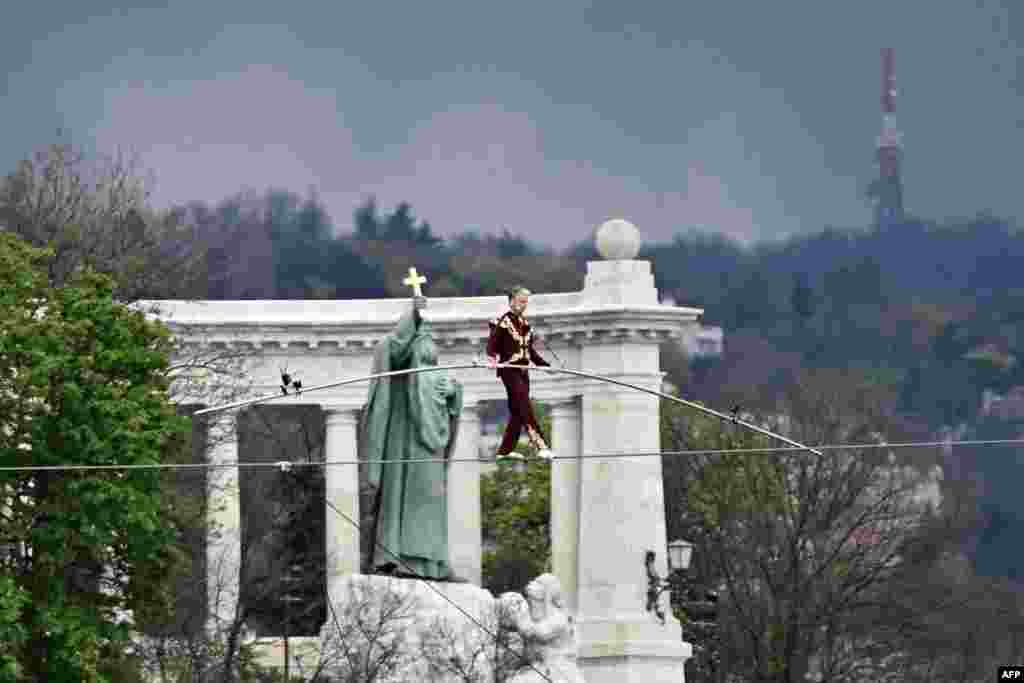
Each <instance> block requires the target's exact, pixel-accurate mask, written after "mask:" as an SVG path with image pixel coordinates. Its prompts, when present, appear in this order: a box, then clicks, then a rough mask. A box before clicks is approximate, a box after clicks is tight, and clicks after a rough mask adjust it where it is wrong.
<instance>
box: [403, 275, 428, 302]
mask: <svg viewBox="0 0 1024 683" xmlns="http://www.w3.org/2000/svg"><path fill="white" fill-rule="evenodd" d="M402 284H403V285H405V286H406V287H412V295H413V296H414V297H416V298H417V299H418V298H420V297H422V296H423V290H422V289H420V285H425V284H427V278H425V277H423V276H422V275H420V274H419V273H417V272H416V269H415V268H410V269H409V277H407V278H405V279H404V280H402Z"/></svg>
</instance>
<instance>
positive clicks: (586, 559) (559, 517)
mask: <svg viewBox="0 0 1024 683" xmlns="http://www.w3.org/2000/svg"><path fill="white" fill-rule="evenodd" d="M595 239H596V242H597V246H598V249H599V250H600V253H601V254H602V256H603V257H604V259H605V260H601V261H594V262H590V263H588V264H587V274H586V279H585V282H584V288H583V290H582V291H580V292H569V293H560V294H543V293H538V294H533V295H532V296H531V298H530V309H531V310H530V320H531V323H532V324H533V326H534V329H535V331H536V333H537V334H538V335H539V336H540V337H541V338H542V340H543V342H544V344H545V345H546V346H548V347H550V348H551V349H553V350H554V351H555V353H556V354H557V356H558V358H559V359H561V360H562V361H563V362H565V364H566V367H567V368H569V369H574V370H582V371H585V372H588V373H592V374H597V375H601V376H606V377H609V378H612V379H616V380H619V381H624V382H629V383H631V384H635V385H639V386H644V387H647V388H650V389H652V390H655V391H657V390H660V388H661V382H662V377H663V373H662V372H661V371H660V368H659V360H658V346H659V344H660V343H661V342H663V341H665V340H666V339H677V340H678V339H679V338H680V337H681V334H682V331H683V328H684V327H692V326H695V325H696V320H697V317H698V316H699V315H700V314H701V312H702V311H701V310H699V309H694V308H683V307H677V306H671V305H662V304H660V303H659V301H658V292H657V290H656V289H655V286H654V277H653V275H652V273H651V266H650V263H649V262H647V261H639V260H635V257H636V255H637V254H638V251H639V235H638V232H637V230H636V228H635V227H634V226H632V224H630V223H628V222H627V221H623V220H613V221H609V222H607V223H605V224H604V225H602V226H601V227H600V228H599V229H598V230H597V232H596V234H595ZM410 265H411V264H410ZM419 280H420V276H418V275H416V276H412V275H411V276H410V284H411V283H412V281H416V283H417V286H418V284H421V282H419ZM509 284H512V283H509ZM506 303H507V302H506V299H505V297H503V296H495V297H452V298H433V299H431V300H430V305H429V307H428V308H427V309H426V310H424V311H423V316H424V318H425V319H427V320H428V321H430V323H431V326H432V330H433V335H434V339H435V341H436V342H437V343H438V347H439V355H440V363H442V364H450V363H471V362H473V360H474V359H475V358H476V357H478V356H480V355H482V353H483V348H484V344H485V342H486V338H487V334H488V327H487V321H488V320H490V319H492V318H493V317H494V316H495V315H496V314H498V313H499V312H500V311H502V310H503V309H504V308H505V306H506ZM139 305H140V306H142V307H144V308H145V309H147V310H148V309H153V308H154V307H155V310H157V311H158V312H157V313H156V315H158V316H159V317H160V318H162V319H163V320H165V322H167V323H168V325H169V326H170V328H171V330H172V333H173V334H174V335H175V337H176V338H177V340H178V341H179V342H180V343H181V344H182V349H181V353H182V356H183V357H184V356H188V355H189V354H191V353H194V352H196V351H203V350H210V349H215V350H216V349H223V350H226V351H231V350H244V351H246V352H247V353H249V354H250V356H249V360H248V364H247V373H248V375H249V376H250V377H251V378H252V387H251V392H252V394H253V395H254V396H262V395H268V394H273V393H277V392H278V391H279V389H278V384H279V383H278V371H279V369H280V368H281V367H287V368H289V371H290V372H291V374H292V376H294V377H298V378H301V379H302V381H303V384H304V385H305V386H306V387H307V388H308V387H311V386H314V385H318V384H326V383H328V382H331V381H335V380H338V379H343V378H346V377H358V376H363V375H367V374H369V373H370V367H371V363H372V356H373V346H374V344H376V343H377V342H378V341H379V340H380V339H382V338H383V337H384V336H385V335H386V334H387V333H388V332H389V331H390V330H391V329H392V328H393V326H394V324H395V322H396V321H397V319H398V318H399V316H400V315H401V314H402V313H403V312H404V311H406V310H407V309H408V307H409V305H410V303H409V300H408V299H381V300H358V301H329V300H310V301H150V302H140V304H139ZM540 350H541V352H542V353H543V352H544V346H542V347H541V348H540ZM176 360H182V359H176ZM458 379H459V380H460V381H461V382H462V384H463V387H464V409H463V415H462V421H461V426H460V430H459V437H458V444H457V448H456V458H458V459H467V460H475V459H476V458H477V454H478V439H479V436H480V423H479V418H478V415H477V405H478V403H479V402H480V401H502V400H504V398H505V390H504V387H503V386H502V384H501V382H500V381H498V380H497V379H496V378H495V377H494V373H493V371H489V370H487V369H485V368H481V369H472V370H467V371H462V372H460V373H459V375H458ZM366 391H367V385H366V384H349V385H345V386H342V387H337V388H335V389H331V390H325V391H320V392H314V393H303V394H301V395H297V396H296V395H289V396H287V397H282V398H280V399H278V400H277V401H276V402H278V403H284V404H291V405H295V404H308V403H317V404H319V405H321V406H322V407H323V409H324V410H325V412H326V421H327V429H326V443H325V448H324V451H325V457H326V459H327V460H329V461H343V460H351V459H353V458H354V457H355V453H356V431H357V430H356V424H357V411H358V409H359V408H361V406H362V405H363V403H364V402H365V400H366ZM531 395H532V397H533V398H534V399H535V400H538V401H541V402H543V403H547V404H549V405H550V406H551V408H552V423H553V425H552V435H551V437H552V439H551V440H552V445H553V449H554V451H555V455H556V460H555V461H554V462H553V464H552V483H551V486H552V494H553V495H552V498H551V500H552V510H551V515H552V519H551V531H552V564H553V573H554V574H555V575H556V576H557V577H558V579H559V581H560V583H561V585H562V586H563V588H564V591H565V599H566V603H567V607H568V609H569V610H570V612H571V613H572V614H573V615H574V617H575V620H576V624H577V634H578V639H579V666H580V669H581V670H582V671H583V674H584V676H585V678H586V680H587V681H588V682H589V683H604V682H605V681H608V682H611V681H615V682H616V683H623V682H626V683H628V682H630V681H644V682H645V683H650V682H653V681H681V680H682V677H683V663H684V661H685V660H686V659H687V658H688V657H689V656H690V652H691V651H690V646H689V645H688V644H686V643H684V642H682V635H681V630H680V626H679V623H678V622H677V621H675V620H674V618H672V617H671V610H667V612H668V613H669V616H668V621H667V623H666V624H665V625H662V624H661V623H660V622H659V621H658V620H657V618H656V617H655V616H654V615H653V614H652V613H650V612H647V611H646V609H645V605H646V590H647V575H646V570H645V565H644V556H645V552H646V551H647V550H653V551H655V553H656V554H657V561H656V562H657V564H656V567H657V569H658V571H659V573H661V574H662V575H664V574H665V573H666V569H667V567H666V559H665V555H666V545H667V544H666V535H665V518H664V505H663V502H664V501H663V492H662V478H661V459H660V458H657V457H643V456H637V457H625V458H623V457H619V458H615V459H608V460H601V459H595V458H588V459H583V460H579V459H576V460H573V459H571V458H572V457H573V456H579V455H581V454H584V453H586V454H593V453H617V452H637V451H641V452H652V451H658V450H659V448H660V444H659V419H658V412H659V411H658V407H659V399H658V398H657V397H656V396H653V395H650V394H647V393H643V392H638V391H635V390H632V389H628V388H624V387H620V386H617V385H614V384H610V383H606V382H600V381H597V380H591V379H588V378H581V377H579V376H576V375H571V374H565V373H550V374H549V373H536V374H535V375H534V376H533V377H531ZM211 457H212V458H215V459H216V460H217V461H220V462H230V461H232V460H237V458H238V453H237V443H236V442H231V441H228V442H225V443H223V444H222V445H220V446H219V447H218V448H217V449H216V451H215V452H214V453H213V454H212V455H211ZM223 471H224V472H225V473H226V474H225V476H226V477H227V478H228V480H229V481H228V486H227V488H225V489H222V490H221V495H220V499H219V502H220V506H219V507H218V508H217V509H215V510H213V511H212V512H211V521H212V522H216V523H217V524H219V525H220V526H221V528H222V533H221V535H220V536H218V540H217V542H216V543H210V544H208V555H209V557H208V566H209V567H210V569H211V571H213V568H214V567H216V568H217V571H218V572H219V574H220V576H219V580H218V581H217V585H218V586H220V588H221V592H220V593H219V594H218V596H217V600H216V601H215V602H214V601H212V600H211V608H212V612H213V616H214V617H220V618H222V619H230V618H231V616H232V615H233V613H234V605H233V604H230V603H231V600H233V599H236V598H237V595H238V580H239V577H238V570H237V557H238V548H237V544H238V537H239V535H238V527H239V524H240V515H239V500H238V497H237V491H238V487H237V479H238V473H237V470H231V469H227V470H223ZM479 473H480V465H479V463H478V462H460V463H452V464H451V466H450V469H449V478H448V496H449V500H448V519H449V534H448V536H449V547H450V550H449V554H450V559H451V562H450V564H451V566H452V567H453V569H454V570H455V572H456V573H457V574H459V575H461V576H463V577H466V578H468V579H469V580H470V581H472V582H474V583H476V584H477V585H479V583H480V558H481V546H482V539H481V520H480V481H479ZM325 478H326V495H327V498H328V500H329V501H331V503H332V505H333V506H334V508H337V510H339V511H341V512H343V513H344V514H345V515H346V516H348V517H350V518H351V519H352V520H359V518H360V516H359V482H358V473H357V468H356V467H354V466H353V467H345V466H331V467H327V468H326V477H325ZM232 492H234V495H233V496H232V495H231V494H232ZM324 514H325V516H326V529H327V532H326V536H327V537H326V544H327V553H328V556H329V557H330V558H331V559H330V566H329V567H328V594H329V595H330V596H331V598H332V599H341V595H342V593H343V592H344V587H345V586H347V585H349V584H350V583H351V582H350V579H349V577H352V576H353V575H355V574H358V572H359V568H360V561H359V547H360V544H359V532H358V530H357V529H355V528H354V527H353V526H352V525H351V524H350V523H349V522H347V521H345V519H344V518H342V517H341V516H340V515H339V514H337V513H336V512H335V511H334V510H332V509H330V508H328V509H326V510H325V511H324ZM225 558H226V561H225ZM211 578H213V577H211ZM212 598H213V596H211V599H212ZM661 599H662V600H663V601H667V596H662V598H661Z"/></svg>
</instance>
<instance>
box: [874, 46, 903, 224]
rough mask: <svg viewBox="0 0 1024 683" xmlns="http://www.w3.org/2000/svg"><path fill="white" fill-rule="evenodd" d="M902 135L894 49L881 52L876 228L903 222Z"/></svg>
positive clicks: (875, 197)
mask: <svg viewBox="0 0 1024 683" xmlns="http://www.w3.org/2000/svg"><path fill="white" fill-rule="evenodd" d="M901 137H902V135H901V133H900V132H899V130H898V129H897V128H896V74H895V69H894V63H893V49H892V48H891V47H887V48H883V49H882V133H881V134H880V135H879V136H878V144H877V158H878V178H877V179H876V180H875V181H874V182H873V183H871V188H870V189H869V190H868V195H869V196H870V197H871V198H872V199H874V201H875V225H876V226H877V227H878V228H879V229H884V228H888V227H890V226H892V225H895V224H897V223H899V222H901V221H902V220H903V180H902V178H901V177H900V162H901V160H902V158H903V145H902V141H901Z"/></svg>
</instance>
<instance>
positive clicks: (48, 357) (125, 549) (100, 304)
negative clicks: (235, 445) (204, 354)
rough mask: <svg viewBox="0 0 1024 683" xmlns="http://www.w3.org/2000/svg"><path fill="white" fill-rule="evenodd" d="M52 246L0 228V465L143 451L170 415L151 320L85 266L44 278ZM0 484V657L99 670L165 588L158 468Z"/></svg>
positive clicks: (178, 422) (167, 432)
mask: <svg viewBox="0 0 1024 683" xmlns="http://www.w3.org/2000/svg"><path fill="white" fill-rule="evenodd" d="M53 258H54V252H53V251H52V250H39V249H36V248H33V247H31V246H29V245H28V244H26V243H25V242H24V241H23V240H21V239H19V238H18V237H16V236H15V235H13V234H11V233H10V232H6V231H0V416H2V418H0V420H2V423H0V465H3V466H5V467H26V466H64V465H115V464H116V465H153V464H157V463H159V462H160V460H161V455H162V452H163V449H164V448H165V446H166V445H167V443H168V442H169V440H170V439H172V438H173V437H174V436H175V435H179V434H181V433H182V431H183V430H184V429H185V428H186V423H185V422H184V421H183V420H182V419H181V418H179V417H177V416H176V414H175V409H174V407H173V406H172V404H171V403H170V401H169V400H168V396H167V383H166V378H165V370H166V368H167V363H168V360H167V359H168V348H169V335H168V332H167V330H166V329H165V328H164V327H163V326H161V325H160V324H158V323H155V322H152V321H149V320H147V319H146V318H145V317H144V315H143V314H142V313H141V312H137V311H134V310H132V309H130V308H128V307H126V306H125V305H123V304H120V303H118V302H116V301H115V300H114V283H113V282H112V280H111V279H110V278H108V277H106V276H103V275H100V274H97V273H95V272H92V271H91V270H89V269H84V270H83V269H79V270H77V271H76V272H75V273H73V274H72V276H71V277H70V278H69V279H68V280H67V281H65V283H64V286H62V287H53V286H51V285H50V283H49V282H48V268H49V266H50V265H51V263H52V259H53ZM0 496H2V500H3V503H4V504H3V507H2V508H0V513H2V515H3V524H2V529H3V536H4V538H2V539H0V543H3V544H4V545H3V547H4V548H6V549H7V553H6V554H5V555H4V557H3V558H2V559H0V633H3V634H4V635H5V636H7V637H5V638H4V641H5V645H6V647H5V649H4V650H3V653H4V654H3V655H0V671H3V672H4V674H5V675H7V676H8V680H18V678H17V677H18V676H22V677H25V678H30V679H32V680H48V681H54V682H58V681H100V680H104V677H103V675H102V673H101V670H102V668H103V660H104V659H109V658H111V657H118V656H120V653H121V650H122V649H123V645H124V644H125V643H126V642H127V638H128V635H129V630H128V625H127V623H126V618H127V616H128V615H129V613H130V612H131V611H132V610H134V609H148V608H151V607H152V605H154V604H155V603H160V602H162V601H164V602H165V601H166V600H167V599H168V596H167V595H166V593H165V592H164V591H163V590H162V588H161V585H162V584H161V581H160V577H161V576H163V574H164V573H165V571H166V567H167V566H169V564H170V563H171V561H172V558H171V557H170V553H171V552H172V551H171V550H170V548H171V547H172V546H171V543H170V541H171V540H172V538H173V529H172V527H171V526H170V525H168V524H165V523H164V520H163V519H162V516H161V512H162V506H161V487H160V474H159V472H158V471H157V470H155V469H129V470H116V471H111V470H100V471H96V470H93V471H56V470H42V471H40V470H34V471H25V470H20V471H0ZM4 657H6V659H4Z"/></svg>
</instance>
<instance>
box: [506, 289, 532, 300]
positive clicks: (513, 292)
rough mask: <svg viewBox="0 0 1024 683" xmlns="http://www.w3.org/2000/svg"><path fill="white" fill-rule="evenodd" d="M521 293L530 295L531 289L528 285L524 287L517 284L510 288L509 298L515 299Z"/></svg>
mask: <svg viewBox="0 0 1024 683" xmlns="http://www.w3.org/2000/svg"><path fill="white" fill-rule="evenodd" d="M520 294H523V295H525V296H530V290H528V289H527V288H526V287H523V286H522V285H516V286H515V287H513V288H512V289H510V290H508V300H509V301H512V299H515V298H516V297H517V296H519V295H520Z"/></svg>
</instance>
